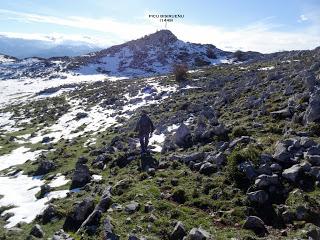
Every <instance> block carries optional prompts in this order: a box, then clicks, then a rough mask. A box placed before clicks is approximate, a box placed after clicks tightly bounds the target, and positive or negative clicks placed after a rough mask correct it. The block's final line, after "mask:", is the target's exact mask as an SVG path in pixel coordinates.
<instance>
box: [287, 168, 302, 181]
mask: <svg viewBox="0 0 320 240" xmlns="http://www.w3.org/2000/svg"><path fill="white" fill-rule="evenodd" d="M302 170H303V169H302V167H301V165H300V164H295V165H293V166H292V167H291V168H288V169H285V170H284V171H283V173H282V177H284V178H286V179H288V180H290V181H291V182H296V181H297V178H298V176H299V174H300V173H301V172H302Z"/></svg>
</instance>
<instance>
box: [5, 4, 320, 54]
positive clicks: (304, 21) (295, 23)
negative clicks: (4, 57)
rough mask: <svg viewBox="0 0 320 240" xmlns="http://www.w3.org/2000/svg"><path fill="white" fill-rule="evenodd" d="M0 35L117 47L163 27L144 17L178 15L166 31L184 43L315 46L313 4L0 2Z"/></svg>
mask: <svg viewBox="0 0 320 240" xmlns="http://www.w3.org/2000/svg"><path fill="white" fill-rule="evenodd" d="M0 2H1V5H0V33H1V34H4V35H7V36H13V37H23V38H34V39H46V38H47V36H50V37H54V38H55V39H60V40H61V39H63V40H68V39H70V40H79V41H87V42H91V43H93V44H98V45H101V46H110V45H113V44H119V43H122V42H124V41H127V40H131V39H135V38H139V37H141V36H143V35H145V34H149V33H152V32H155V31H156V30H159V29H162V28H164V24H163V23H160V22H159V21H158V20H151V19H149V18H148V17H147V16H148V14H151V13H152V14H184V16H185V17H184V19H180V20H177V21H175V22H173V23H169V24H168V25H167V28H168V29H170V30H172V32H173V33H174V34H176V35H177V37H178V38H180V39H181V40H184V41H191V42H198V43H211V44H214V45H216V46H217V47H220V48H222V49H226V50H236V49H242V50H255V51H261V52H273V51H279V50H291V49H311V48H314V47H316V46H319V45H320V1H319V0H268V1H260V0H241V1H240V0H224V1H221V0H202V1H201V0H198V1H195V0H194V1H192V0H189V1H186V0H175V1H172V0H171V1H169V0H161V1H160V0H157V1H156V0H126V1H124V0H122V1H121V0H118V1H109V0H87V1H85V0H54V1H52V0H50V1H49V0H37V1H36V0H24V1H21V0H11V1H4V0H0Z"/></svg>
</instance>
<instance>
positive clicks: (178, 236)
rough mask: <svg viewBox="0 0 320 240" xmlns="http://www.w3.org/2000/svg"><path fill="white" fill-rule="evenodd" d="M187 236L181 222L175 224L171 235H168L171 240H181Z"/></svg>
mask: <svg viewBox="0 0 320 240" xmlns="http://www.w3.org/2000/svg"><path fill="white" fill-rule="evenodd" d="M186 235H187V232H186V229H185V227H184V225H183V224H182V223H181V222H177V224H176V226H175V227H174V229H173V231H172V233H171V234H170V239H171V240H182V239H183V238H184V237H185V236H186Z"/></svg>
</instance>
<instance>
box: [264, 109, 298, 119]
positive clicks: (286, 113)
mask: <svg viewBox="0 0 320 240" xmlns="http://www.w3.org/2000/svg"><path fill="white" fill-rule="evenodd" d="M270 114H271V116H272V117H273V118H275V119H286V118H291V117H292V116H293V114H294V112H293V110H292V108H290V107H286V108H284V109H281V110H278V111H274V112H270Z"/></svg>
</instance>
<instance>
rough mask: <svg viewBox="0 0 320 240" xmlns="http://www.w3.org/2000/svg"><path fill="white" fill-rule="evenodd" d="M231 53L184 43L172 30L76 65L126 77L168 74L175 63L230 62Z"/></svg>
mask: <svg viewBox="0 0 320 240" xmlns="http://www.w3.org/2000/svg"><path fill="white" fill-rule="evenodd" d="M230 58H231V53H229V52H224V51H222V50H220V49H218V48H216V47H215V46H213V45H211V44H204V45H203V44H195V43H189V42H183V41H181V40H178V39H177V37H176V36H175V35H174V34H173V33H172V32H170V31H169V30H161V31H158V32H156V33H154V34H151V35H148V36H145V37H143V38H140V39H137V40H133V41H130V42H127V43H124V44H121V45H117V46H113V47H110V48H108V49H105V50H102V51H99V52H95V53H92V54H89V55H87V56H82V57H79V58H75V61H74V62H73V64H74V66H76V67H78V68H79V72H80V73H83V74H87V73H92V72H100V73H107V74H112V75H124V76H141V75H144V76H148V75H154V74H162V73H168V72H170V71H171V70H172V67H173V65H174V64H181V63H183V64H187V65H188V66H189V67H191V68H194V67H199V66H205V65H210V64H218V63H223V62H228V61H229V59H230Z"/></svg>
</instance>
